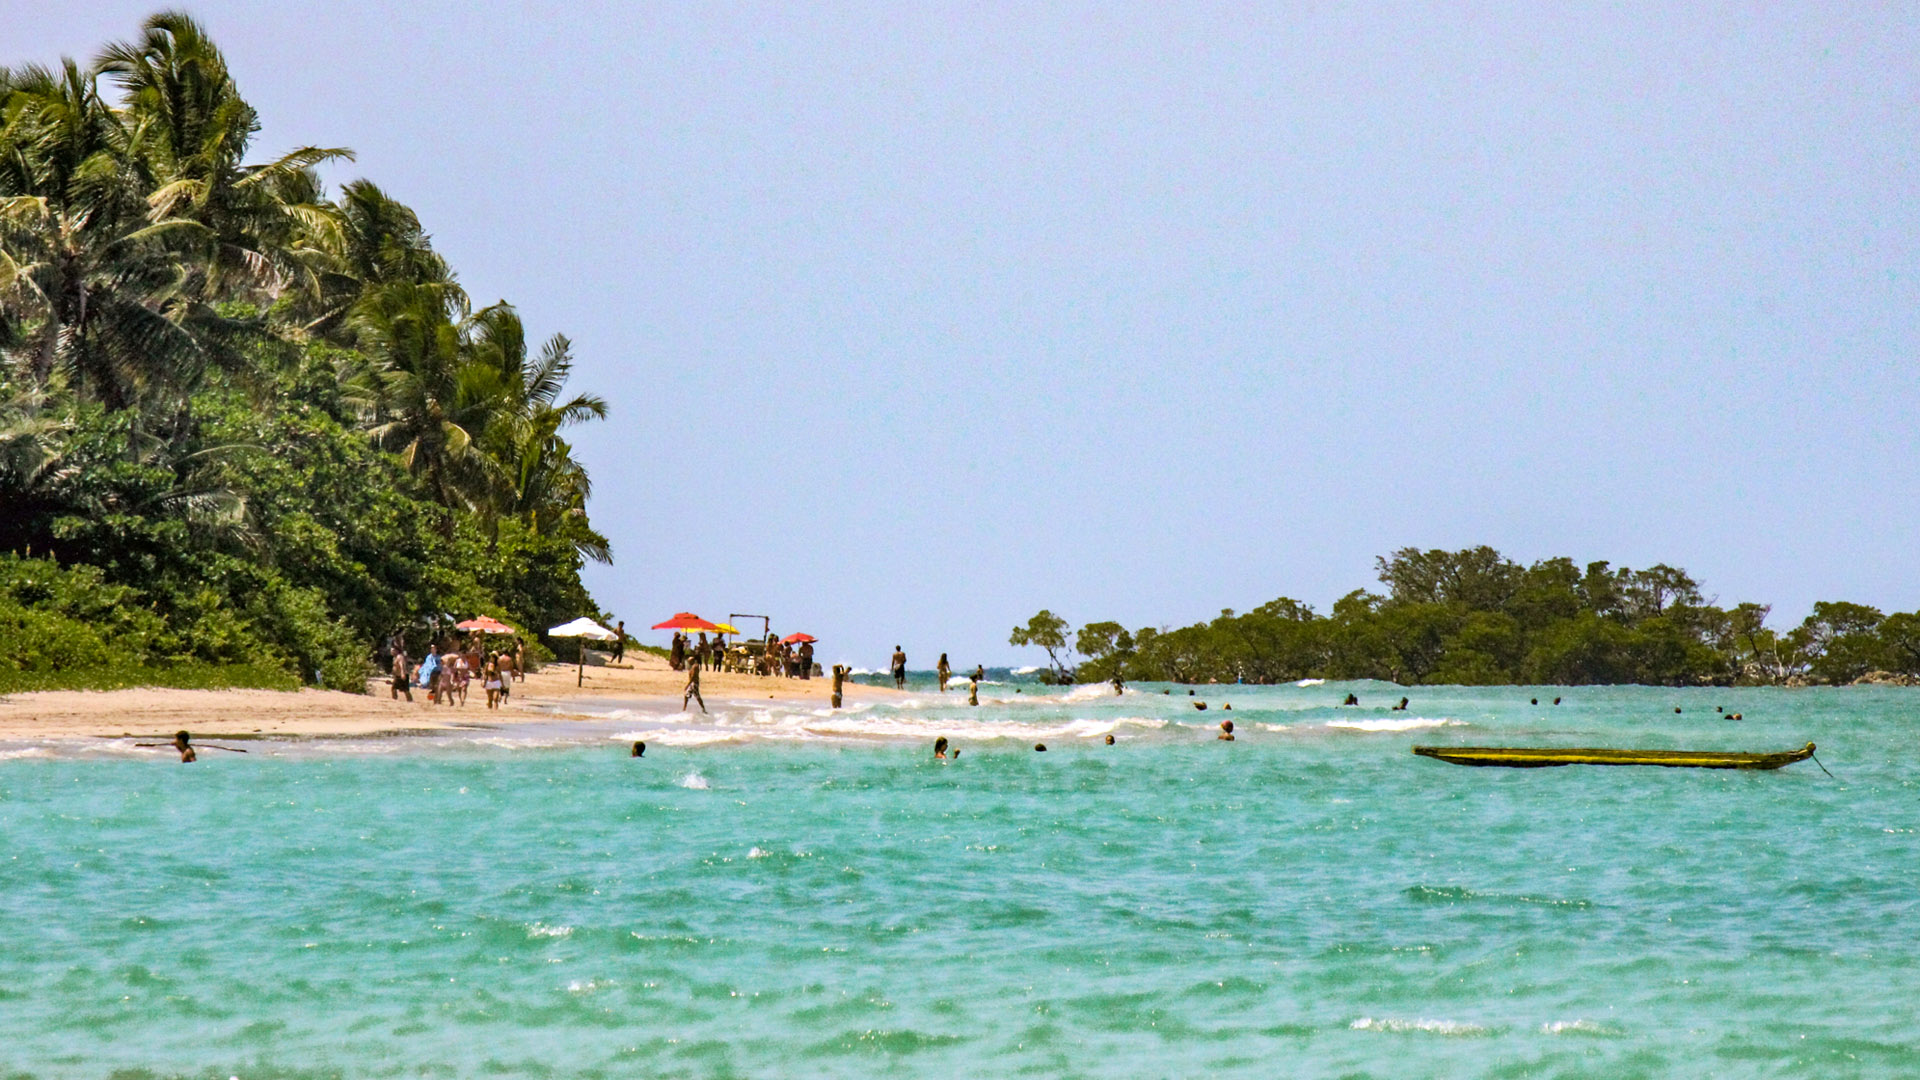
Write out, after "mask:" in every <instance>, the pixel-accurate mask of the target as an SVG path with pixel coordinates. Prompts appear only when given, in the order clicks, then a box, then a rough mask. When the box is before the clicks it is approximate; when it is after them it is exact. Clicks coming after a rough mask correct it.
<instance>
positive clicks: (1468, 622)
mask: <svg viewBox="0 0 1920 1080" xmlns="http://www.w3.org/2000/svg"><path fill="white" fill-rule="evenodd" d="M1376 562H1377V565H1378V567H1379V571H1380V582H1381V584H1382V585H1384V586H1386V592H1385V593H1384V594H1382V593H1374V592H1369V591H1366V590H1364V589H1362V590H1356V591H1354V592H1351V593H1348V594H1347V595H1346V596H1344V597H1341V598H1340V599H1339V600H1338V601H1336V602H1335V603H1334V605H1333V610H1332V611H1331V612H1329V613H1327V614H1325V615H1322V614H1319V613H1317V612H1315V611H1314V610H1313V609H1312V608H1311V607H1309V606H1307V605H1306V604H1303V603H1300V602H1299V601H1297V600H1291V599H1288V598H1286V597H1281V598H1280V599H1278V600H1274V601H1272V602H1271V603H1267V604H1262V605H1261V606H1260V607H1257V608H1255V609H1253V610H1252V611H1249V612H1246V613H1244V614H1235V613H1234V612H1233V611H1231V610H1228V611H1223V612H1221V613H1220V617H1219V618H1217V619H1214V620H1212V621H1210V622H1202V623H1195V624H1194V625H1192V626H1186V627H1181V628H1179V629H1177V630H1169V629H1164V628H1163V629H1154V628H1151V627H1148V628H1143V629H1139V630H1128V629H1126V628H1125V627H1123V626H1121V625H1120V624H1119V623H1114V622H1094V623H1088V624H1086V625H1085V626H1082V627H1080V629H1079V631H1078V632H1077V633H1073V632H1071V628H1070V627H1069V626H1068V624H1067V623H1066V621H1065V620H1064V619H1061V618H1059V617H1058V616H1056V615H1054V614H1053V613H1052V612H1049V611H1042V612H1040V613H1039V614H1038V615H1035V616H1034V617H1033V619H1032V620H1030V621H1029V622H1028V623H1027V625H1025V626H1023V627H1019V628H1017V629H1016V630H1015V631H1014V633H1013V636H1012V638H1011V639H1010V640H1011V643H1012V644H1015V645H1037V646H1040V647H1042V648H1044V649H1046V650H1047V654H1048V656H1049V658H1050V659H1051V660H1052V670H1053V674H1054V677H1055V678H1057V679H1076V680H1079V681H1082V682H1091V681H1105V680H1108V679H1112V678H1113V677H1115V676H1116V675H1117V676H1119V677H1120V678H1122V679H1125V680H1128V681H1133V680H1140V681H1164V682H1186V683H1202V682H1235V681H1245V682H1249V683H1279V682H1292V681H1294V680H1297V679H1305V678H1325V679H1385V680H1387V681H1390V682H1396V683H1402V684H1409V685H1410V684H1415V683H1455V684H1466V685H1495V684H1512V683H1554V684H1597V683H1598V684H1606V683H1642V684H1649V685H1666V686H1692V685H1718V686H1727V685H1736V684H1737V685H1807V684H1812V683H1835V684H1837V683H1850V682H1853V681H1855V680H1858V679H1861V678H1865V677H1872V678H1874V679H1876V680H1878V679H1887V680H1888V681H1898V680H1899V679H1902V678H1905V679H1909V680H1910V679H1912V678H1913V677H1915V676H1920V613H1912V612H1908V613H1901V614H1894V615H1886V614H1883V613H1882V612H1880V611H1879V610H1877V609H1875V608H1872V607H1868V606H1866V605H1864V604H1853V603H1847V602H1844V601H1823V602H1821V603H1817V604H1815V605H1814V606H1813V612H1812V614H1810V615H1808V616H1807V618H1806V619H1805V620H1804V621H1803V622H1801V623H1800V625H1798V626H1796V627H1794V628H1793V629H1791V630H1787V631H1785V632H1779V631H1775V630H1772V629H1769V628H1768V627H1767V626H1766V620H1767V616H1768V615H1769V614H1770V612H1771V609H1770V607H1769V606H1768V605H1765V604H1753V603H1745V604H1737V605H1735V606H1733V607H1730V608H1724V607H1720V606H1718V605H1716V604H1714V603H1711V602H1709V601H1708V600H1707V599H1706V598H1705V597H1704V596H1703V595H1702V593H1701V588H1700V583H1699V582H1697V581H1695V580H1694V579H1693V578H1692V577H1691V576H1690V575H1688V574H1687V572H1686V571H1684V570H1678V569H1675V568H1674V567H1671V566H1665V565H1657V566H1653V567H1649V568H1648V569H1645V570H1631V569H1627V568H1625V567H1620V568H1614V567H1613V566H1611V565H1610V564H1608V563H1605V562H1593V563H1588V564H1587V565H1586V566H1585V567H1584V568H1582V567H1581V566H1579V565H1577V564H1575V563H1574V561H1573V560H1572V559H1565V558H1559V559H1545V560H1542V561H1540V562H1537V563H1534V564H1533V565H1532V566H1522V565H1520V564H1519V563H1516V562H1513V561H1512V560H1510V559H1508V558H1506V557H1505V556H1503V555H1501V554H1500V553H1499V552H1498V551H1495V550H1494V549H1492V548H1490V547H1485V546H1482V547H1475V548H1467V549H1464V550H1461V551H1439V550H1432V551H1423V550H1421V549H1419V548H1405V549H1402V550H1400V551H1396V552H1394V553H1393V555H1391V556H1390V557H1385V558H1381V559H1378V560H1376ZM1070 634H1071V636H1069V635H1070ZM1073 653H1078V654H1079V661H1078V663H1077V664H1076V663H1073V662H1072V661H1073V660H1074V657H1073ZM1889 677H1891V678H1889Z"/></svg>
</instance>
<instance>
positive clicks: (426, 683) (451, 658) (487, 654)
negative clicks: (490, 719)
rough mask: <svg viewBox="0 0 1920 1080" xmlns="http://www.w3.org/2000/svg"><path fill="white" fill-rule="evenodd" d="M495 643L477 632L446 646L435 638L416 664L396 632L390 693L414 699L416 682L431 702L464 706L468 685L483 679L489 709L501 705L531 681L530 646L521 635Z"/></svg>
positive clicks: (389, 646)
mask: <svg viewBox="0 0 1920 1080" xmlns="http://www.w3.org/2000/svg"><path fill="white" fill-rule="evenodd" d="M492 644H493V643H492V642H491V641H488V640H485V639H484V638H483V637H482V635H479V634H473V635H469V636H468V638H467V640H466V641H448V642H447V643H446V648H445V651H442V648H441V643H440V642H437V641H436V642H433V643H430V644H429V645H428V646H427V655H426V657H425V658H423V659H422V660H421V661H420V662H419V664H417V665H416V664H414V663H413V661H412V658H410V657H409V656H407V649H406V645H405V643H404V642H402V641H401V640H400V638H399V635H395V636H394V639H393V640H392V641H391V642H389V644H388V648H389V650H390V651H391V652H392V653H393V663H392V666H391V668H390V669H389V673H390V674H391V676H392V680H393V681H392V684H391V691H390V696H391V697H392V698H393V699H394V700H396V701H397V700H399V699H400V697H401V696H402V695H404V696H405V697H406V699H407V700H408V701H412V700H413V691H414V689H415V688H416V687H417V688H419V689H421V690H425V691H426V692H427V700H428V701H429V702H431V703H432V704H435V705H456V704H457V705H462V706H464V705H465V704H466V703H467V691H468V686H469V684H471V683H472V682H473V680H474V679H475V678H478V679H479V680H480V685H481V688H482V689H484V690H485V691H486V694H487V708H489V709H498V708H500V707H501V706H502V705H505V704H506V703H507V696H508V695H509V694H511V693H512V692H513V684H514V683H516V682H525V681H526V678H527V647H526V645H525V643H523V642H522V641H521V640H520V639H519V638H518V637H515V638H513V639H512V640H511V641H509V642H507V643H506V644H505V645H504V646H502V647H501V648H499V649H497V650H496V649H494V648H492V647H491V646H492Z"/></svg>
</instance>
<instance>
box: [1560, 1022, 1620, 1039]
mask: <svg viewBox="0 0 1920 1080" xmlns="http://www.w3.org/2000/svg"><path fill="white" fill-rule="evenodd" d="M1540 1030H1541V1031H1543V1032H1545V1033H1547V1034H1548V1035H1600V1036H1608V1037H1611V1036H1617V1035H1625V1034H1626V1031H1625V1030H1624V1029H1622V1028H1618V1027H1615V1026H1614V1025H1612V1024H1603V1023H1600V1022H1599V1021H1597V1020H1553V1021H1550V1022H1548V1023H1545V1024H1541V1025H1540Z"/></svg>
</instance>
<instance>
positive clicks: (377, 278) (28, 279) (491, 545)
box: [0, 12, 612, 689]
mask: <svg viewBox="0 0 1920 1080" xmlns="http://www.w3.org/2000/svg"><path fill="white" fill-rule="evenodd" d="M259 127H260V122H259V117H258V115H257V114H256V113H255V111H254V109H253V108H252V106H250V105H248V104H247V102H246V100H245V99H244V98H243V97H242V96H241V95H240V91H239V88H238V87H237V86H236V85H235V84H234V80H233V78H232V75H231V74H230V73H229V71H228V68H227V65H226V61H225V59H224V58H223V56H222V55H221V52H220V50H219V48H218V47H217V46H216V45H215V44H214V42H213V41H212V40H211V39H210V38H209V37H208V35H207V33H206V32H205V30H203V29H202V28H201V27H200V26H199V25H198V24H197V23H195V22H194V20H192V19H191V18H189V17H187V16H186V15H183V14H180V13H177V12H166V13H162V14H159V15H155V16H153V17H152V18H150V19H148V20H147V21H146V23H145V24H144V26H143V27H142V31H141V33H140V35H139V36H138V37H136V38H134V39H133V40H130V41H126V42H122V43H118V44H114V45H111V46H109V47H107V48H105V49H104V50H102V51H101V53H100V54H99V56H98V57H97V58H96V59H95V60H93V62H91V63H89V64H84V65H83V64H81V63H78V62H76V61H74V60H71V59H69V60H66V61H63V62H62V63H61V64H60V65H59V66H58V67H55V68H48V67H43V66H38V65H33V64H28V65H24V66H20V67H14V68H7V69H0V640H4V641H6V642H8V645H7V647H6V648H5V649H0V689H5V688H7V687H8V686H22V685H70V684H75V680H76V679H78V680H80V682H82V683H86V682H88V681H89V680H91V682H92V683H97V684H100V685H118V684H121V683H124V682H126V681H128V680H129V679H149V678H150V679H156V680H160V681H176V682H182V683H185V684H190V685H205V684H210V683H211V684H218V683H221V682H223V681H225V682H233V681H238V682H242V683H249V684H271V685H291V684H295V683H296V681H298V682H307V683H313V682H318V683H321V684H324V685H327V686H331V687H337V688H342V689H360V688H362V687H363V686H364V682H365V675H366V669H367V660H368V657H369V655H370V654H371V651H372V647H373V644H374V643H375V642H376V641H380V640H384V639H385V638H386V637H387V636H388V635H389V634H392V633H394V632H407V633H409V634H411V635H412V636H413V637H414V639H415V640H416V641H418V639H419V638H421V637H423V636H424V635H425V634H426V633H427V632H428V631H429V630H430V629H431V627H432V625H433V623H434V621H435V620H437V619H439V618H440V616H442V615H443V614H444V613H449V612H457V613H487V614H491V615H494V616H496V617H499V618H502V619H505V620H506V621H508V622H510V623H513V624H515V625H518V626H523V627H540V626H545V625H548V624H549V621H564V620H565V619H570V618H572V617H574V616H577V615H580V614H583V613H585V614H590V615H591V614H597V608H596V605H595V604H594V603H593V601H592V598H591V597H590V596H588V594H587V592H586V590H585V588H584V587H583V586H582V585H581V582H580V570H581V567H582V565H583V560H584V559H596V560H601V561H608V560H610V559H611V557H612V553H611V550H610V546H609V544H608V542H607V540H606V538H605V537H603V536H601V535H600V534H599V533H597V532H595V531H594V529H593V527H592V525H591V523H590V522H589V521H588V518H587V514H586V503H587V498H588V495H589V493H590V491H591V485H590V481H589V477H588V475H587V471H586V469H585V468H583V467H582V465H581V463H580V462H579V461H578V460H577V459H575V458H574V456H573V453H572V448H571V446H570V445H569V443H568V441H567V439H566V436H565V432H566V431H567V429H568V428H569V427H570V426H572V425H574V424H577V423H580V422H582V421H586V420H592V419H597V418H601V417H604V416H605V415H606V412H607V406H606V403H605V402H604V401H602V400H601V399H599V398H597V397H594V396H591V395H569V394H568V392H567V390H566V384H567V381H568V377H569V374H570V371H571V368H572V364H573V356H572V351H571V346H570V344H569V342H568V341H567V339H566V338H565V337H564V336H560V335H555V336H554V337H552V338H550V339H548V340H546V341H544V342H537V343H536V342H534V341H530V340H529V338H528V336H527V332H526V329H525V327H524V326H523V324H522V322H521V319H520V316H519V313H518V312H516V311H515V309H514V308H513V307H512V306H510V305H508V304H506V303H504V302H502V303H496V304H492V305H489V306H485V307H480V308H478V309H477V310H476V309H475V308H474V305H473V304H472V303H471V301H470V299H469V297H468V296H467V294H466V292H465V291H464V290H463V289H462V288H461V286H460V284H459V281H458V278H457V276H456V275H455V273H454V272H453V270H452V268H451V267H449V266H448V264H447V262H446V260H445V259H444V258H442V257H441V255H440V254H439V253H438V252H436V251H435V250H434V248H433V245H432V243H431V241H430V238H429V236H428V234H427V232H426V230H425V229H424V227H423V226H422V224H421V222H420V221H419V219H418V217H417V216H416V215H415V214H414V212H413V211H412V210H410V209H409V208H407V207H406V206H404V205H402V204H401V203H400V202H398V201H396V200H394V199H393V198H391V197H390V196H388V195H387V194H386V193H385V192H383V191H381V189H380V188H378V187H377V186H375V185H374V184H373V183H372V182H370V181H367V180H364V179H362V180H354V181H352V182H350V183H346V184H344V185H343V186H341V188H340V189H339V191H338V192H336V193H330V192H329V191H328V190H327V188H326V186H325V185H324V184H323V183H322V180H321V177H320V174H319V171H318V170H319V169H320V168H321V167H322V166H325V165H327V164H329V163H341V162H345V161H349V160H351V158H352V155H351V153H350V152H349V151H347V150H344V149H340V148H328V147H315V146H306V147H299V148H296V149H294V150H292V151H290V152H287V153H284V154H281V155H280V156H278V157H273V158H269V159H265V160H256V159H253V158H251V157H250V151H251V150H252V149H253V147H252V141H253V137H254V135H255V134H256V133H257V132H258V130H259ZM75 673H80V674H77V675H76V674H75ZM89 673H91V674H89Z"/></svg>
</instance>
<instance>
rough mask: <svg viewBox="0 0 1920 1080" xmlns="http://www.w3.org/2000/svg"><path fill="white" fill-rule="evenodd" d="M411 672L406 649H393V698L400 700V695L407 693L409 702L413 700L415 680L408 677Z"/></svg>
mask: <svg viewBox="0 0 1920 1080" xmlns="http://www.w3.org/2000/svg"><path fill="white" fill-rule="evenodd" d="M411 674H412V672H410V671H409V670H407V653H406V650H405V649H395V650H394V651H393V688H392V698H393V700H395V701H399V700H400V695H401V694H405V695H407V701H408V702H412V701H413V680H412V679H410V678H408V676H409V675H411Z"/></svg>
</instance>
